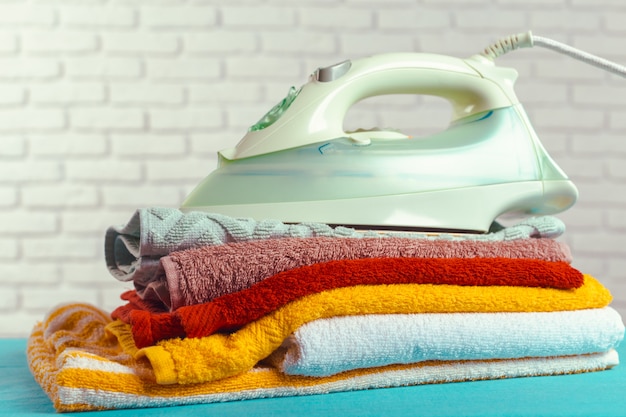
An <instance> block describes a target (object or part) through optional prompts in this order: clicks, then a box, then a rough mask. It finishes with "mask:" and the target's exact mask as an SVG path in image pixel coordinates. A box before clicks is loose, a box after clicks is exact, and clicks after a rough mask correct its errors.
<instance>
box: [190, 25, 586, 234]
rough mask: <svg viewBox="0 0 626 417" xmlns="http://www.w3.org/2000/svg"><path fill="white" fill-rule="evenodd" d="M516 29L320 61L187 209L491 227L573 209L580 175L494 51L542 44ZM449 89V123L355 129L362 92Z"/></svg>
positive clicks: (290, 219) (228, 154) (293, 218)
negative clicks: (348, 120)
mask: <svg viewBox="0 0 626 417" xmlns="http://www.w3.org/2000/svg"><path fill="white" fill-rule="evenodd" d="M536 39H538V38H537V37H535V38H533V37H532V35H531V33H530V32H528V33H526V34H521V35H513V36H512V37H509V38H506V39H504V40H502V41H500V42H498V43H496V44H494V45H493V46H492V47H490V48H487V49H486V51H485V52H484V53H483V54H481V55H475V56H472V57H470V58H467V59H460V58H454V57H449V56H443V55H436V54H426V53H392V54H383V55H377V56H371V57H367V58H362V59H356V60H347V61H343V62H340V63H338V64H335V65H331V66H329V67H324V68H318V69H317V70H315V72H314V73H313V74H312V75H311V76H310V78H309V80H308V82H307V83H305V84H304V85H303V86H301V87H300V88H298V89H296V88H294V87H292V88H291V89H290V90H289V93H288V94H287V96H286V97H285V98H284V99H283V100H282V101H281V102H280V103H278V104H277V105H276V106H274V107H273V108H272V109H271V110H270V111H269V112H268V113H267V114H266V115H265V116H263V118H262V119H261V120H259V121H258V122H257V123H256V124H254V125H253V126H252V127H251V128H250V129H249V131H248V132H247V134H246V135H245V136H244V137H243V139H242V140H241V141H240V142H239V143H238V144H237V146H236V147H234V148H230V149H225V150H222V151H220V152H219V153H218V159H219V161H218V168H217V169H216V170H215V171H214V172H212V173H211V174H210V175H209V176H208V177H207V178H205V179H204V180H203V181H202V182H201V183H200V184H199V185H198V186H197V187H196V189H195V190H193V191H192V192H191V194H190V195H189V196H188V197H187V199H186V200H185V201H184V202H183V204H182V206H181V210H182V211H198V210H199V211H210V212H216V213H222V214H225V215H228V216H232V217H249V218H255V219H257V220H261V219H277V220H280V221H283V222H285V223H303V222H318V223H326V224H331V225H345V226H350V227H355V228H368V229H373V228H380V229H386V230H394V229H402V230H407V229H420V230H435V231H442V230H445V231H460V232H474V233H476V232H479V233H480V232H487V231H488V230H489V228H490V226H491V225H492V223H493V222H494V220H495V219H496V218H498V217H500V216H502V215H506V214H514V215H548V214H555V213H559V212H561V211H564V210H566V209H568V208H569V207H571V206H572V205H573V204H574V203H575V201H576V199H577V196H578V192H577V189H576V187H575V186H574V184H573V183H572V182H571V181H570V180H569V179H568V177H567V176H566V174H565V173H564V172H563V171H562V170H561V168H559V167H558V165H557V164H556V163H555V162H554V161H553V160H552V158H551V157H550V156H549V155H548V153H547V152H546V150H545V149H544V147H543V146H542V144H541V142H540V141H539V139H538V137H537V135H536V133H535V131H534V130H533V128H532V126H531V124H530V121H529V120H528V117H527V115H526V113H525V111H524V109H523V107H522V105H521V104H520V102H519V100H518V99H517V97H516V95H515V92H514V90H513V85H514V83H515V80H516V78H517V72H516V71H515V70H514V69H511V68H503V67H497V66H496V65H495V64H494V62H493V58H494V57H495V56H497V55H499V54H501V53H503V52H507V51H508V50H510V49H515V48H517V47H519V46H532V43H533V40H536ZM386 94H425V95H433V96H439V97H442V98H444V99H446V100H448V101H449V102H450V103H451V105H452V111H453V117H452V121H451V123H450V125H449V127H448V128H447V129H446V130H444V131H442V132H439V133H436V134H434V135H432V136H429V137H426V138H420V139H411V138H409V137H407V136H405V135H403V134H401V133H399V132H396V131H387V130H378V129H373V130H358V131H354V132H346V131H344V129H343V121H344V117H345V115H346V113H347V111H348V109H349V108H350V107H351V106H352V105H353V104H355V103H356V102H358V101H359V100H362V99H365V98H368V97H372V96H379V95H386Z"/></svg>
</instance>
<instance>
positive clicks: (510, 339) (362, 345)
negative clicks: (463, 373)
mask: <svg viewBox="0 0 626 417" xmlns="http://www.w3.org/2000/svg"><path fill="white" fill-rule="evenodd" d="M623 338H624V324H623V323H622V318H621V317H620V315H619V313H618V312H617V311H615V310H614V309H612V308H611V307H605V308H601V309H590V310H578V311H556V312H549V313H534V312H530V313H451V314H383V315H362V316H347V317H331V318H328V319H321V320H315V321H313V322H310V323H307V324H305V325H304V326H302V327H300V328H299V329H298V330H296V332H295V333H294V334H292V335H291V336H289V337H288V338H287V339H286V340H285V342H284V343H283V344H282V346H281V347H280V348H279V349H278V350H276V351H275V352H274V353H273V354H272V356H270V361H271V363H272V364H273V365H274V366H276V367H277V368H279V369H280V370H281V371H282V372H284V373H286V374H290V375H305V376H316V377H319V376H328V375H334V374H338V373H340V372H345V371H349V370H353V369H362V368H373V367H378V366H385V365H392V364H398V363H404V364H408V363H415V362H421V361H429V360H442V361H445V360H476V359H513V358H524V357H541V356H564V355H579V354H584V353H595V352H606V351H608V350H610V349H613V348H616V347H617V346H618V345H619V343H620V342H621V341H622V339H623Z"/></svg>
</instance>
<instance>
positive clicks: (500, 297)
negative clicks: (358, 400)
mask: <svg viewBox="0 0 626 417" xmlns="http://www.w3.org/2000/svg"><path fill="white" fill-rule="evenodd" d="M610 301H611V294H610V293H609V291H608V290H607V289H606V288H605V287H603V286H602V284H600V283H599V282H598V281H597V280H595V279H594V278H592V277H591V276H589V275H585V283H584V284H583V286H582V287H580V288H576V289H571V290H559V289H554V288H530V287H509V286H490V287H478V286H459V285H432V284H391V285H358V286H354V287H346V288H338V289H333V290H329V291H323V292H321V293H316V294H312V295H308V296H305V297H302V298H299V299H297V300H295V301H292V302H290V303H289V304H287V305H285V306H283V307H281V308H279V309H278V310H275V311H273V312H272V313H269V314H267V315H265V316H263V317H262V318H260V319H259V320H256V321H253V322H251V323H249V324H247V325H246V326H245V327H243V328H242V329H240V330H238V331H236V332H234V333H231V334H219V333H218V334H213V335H211V336H207V337H202V338H186V339H169V340H163V341H161V342H159V344H158V345H156V346H149V347H146V348H143V349H139V350H137V349H136V346H135V343H134V341H133V336H132V331H131V328H130V326H129V325H127V324H125V323H123V322H121V321H119V320H118V321H115V322H112V323H111V324H110V325H109V326H108V327H107V328H108V329H109V331H110V332H112V333H113V334H115V335H117V337H118V340H120V343H122V345H123V346H124V347H125V348H126V349H128V350H129V352H132V353H133V354H135V355H136V356H137V357H138V358H140V357H146V358H147V359H148V360H149V361H150V363H151V364H152V366H153V368H154V371H155V377H156V381H157V383H159V384H193V383H199V382H208V381H216V380H219V379H222V378H226V377H229V376H233V375H237V374H240V373H242V372H246V371H248V370H250V369H252V368H253V367H254V365H255V364H256V363H257V362H259V361H260V360H261V359H264V358H266V357H267V356H269V355H270V354H271V353H272V352H273V351H274V350H276V349H277V348H279V347H280V345H281V344H282V343H283V342H284V340H285V339H286V338H287V337H288V336H289V335H290V334H291V333H293V332H295V331H296V330H297V329H298V328H299V327H300V326H302V325H303V324H305V323H308V322H311V321H313V320H317V319H321V318H328V317H333V316H350V315H360V314H405V313H433V312H436V313H458V312H524V311H562V310H580V309H587V308H601V307H606V306H607V305H608V304H609V302H610ZM205 319H206V320H208V319H210V318H208V317H207V318H205Z"/></svg>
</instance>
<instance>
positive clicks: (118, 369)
mask: <svg viewBox="0 0 626 417" xmlns="http://www.w3.org/2000/svg"><path fill="white" fill-rule="evenodd" d="M109 320H110V319H109V318H108V316H107V314H106V313H105V312H103V311H101V310H98V309H97V308H95V307H93V306H89V305H83V304H72V305H67V306H63V307H59V308H57V309H55V310H53V311H51V312H50V313H49V315H48V316H47V317H46V318H45V320H44V321H43V322H42V323H38V324H37V325H36V326H35V328H34V329H33V332H32V334H31V336H30V338H29V340H28V351H27V355H28V364H29V366H30V369H31V372H32V373H33V376H34V377H35V380H36V381H37V382H38V383H39V384H40V385H41V387H42V388H43V390H44V391H45V392H46V393H47V395H48V396H49V397H50V399H51V400H52V402H53V404H54V407H55V408H56V410H57V411H59V412H71V411H89V410H104V409H122V408H144V407H165V406H175V405H188V404H203V403H214V402H224V401H237V400H246V399H254V398H268V397H285V396H295V395H312V394H325V393H330V392H341V391H354V390H364V389H372V388H383V387H398V386H407V385H420V384H433V383H445V382H459V381H474V380H483V379H502V378H515V377H524V376H539V375H561V374H572V373H581V372H592V371H600V370H604V369H609V368H611V367H613V366H616V365H617V364H618V362H619V360H618V356H617V352H615V351H614V350H610V351H608V352H603V353H597V354H589V355H574V356H560V357H547V358H524V359H509V360H479V361H444V362H439V361H437V362H431V361H427V362H420V363H417V364H411V365H391V366H386V367H382V368H369V369H364V370H356V371H349V372H345V373H342V374H339V375H336V376H331V377H322V378H309V377H301V376H290V375H285V374H283V373H281V372H279V371H277V370H276V369H274V368H271V367H261V366H257V367H255V368H254V369H253V370H251V371H249V372H246V373H243V374H241V375H237V376H234V377H232V378H228V379H225V380H222V381H217V382H209V383H201V384H192V385H165V386H164V385H158V384H156V383H155V382H154V381H155V378H154V374H153V371H152V369H151V368H150V367H149V366H148V364H147V363H146V362H145V361H138V360H135V359H133V358H132V357H131V356H129V355H128V354H126V353H124V351H123V350H122V348H121V347H120V345H119V344H117V341H116V340H115V338H113V337H111V335H110V334H108V333H107V332H106V331H105V326H106V325H107V324H108V323H109Z"/></svg>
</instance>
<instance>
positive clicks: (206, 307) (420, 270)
mask: <svg viewBox="0 0 626 417" xmlns="http://www.w3.org/2000/svg"><path fill="white" fill-rule="evenodd" d="M384 284H449V285H466V286H467V285H478V286H489V285H508V286H528V287H553V288H561V289H571V288H578V287H580V286H581V285H582V284H583V275H582V273H581V272H580V271H578V270H577V269H575V268H573V267H572V266H571V265H569V264H568V263H566V262H551V261H543V260H536V259H509V258H469V259H459V258H451V259H446V258H366V259H355V260H340V261H331V262H326V263H319V264H314V265H308V266H304V267H301V268H295V269H291V270H288V271H284V272H281V273H278V274H276V275H274V276H272V277H270V278H267V279H265V280H263V281H261V282H259V283H257V284H255V285H253V286H252V287H250V288H248V289H245V290H242V291H239V292H236V293H231V294H226V295H223V296H221V297H218V298H216V299H214V300H213V301H211V302H208V303H204V304H197V305H191V306H184V307H181V308H179V309H177V310H175V311H174V312H172V313H158V312H155V310H154V306H151V305H149V304H147V303H146V302H145V301H143V300H141V299H140V298H139V296H138V295H137V294H136V292H134V291H128V292H126V293H124V294H122V299H125V300H128V301H129V303H128V304H127V305H125V306H122V307H119V308H118V309H116V310H115V311H114V312H113V313H112V316H113V318H118V319H120V320H123V321H125V322H127V323H130V324H131V325H132V332H133V338H134V340H135V343H136V344H137V347H139V348H142V347H146V346H150V345H153V344H155V343H156V342H158V341H159V340H163V339H170V338H175V337H204V336H208V335H211V334H213V333H215V332H218V331H232V330H236V329H238V328H240V327H241V326H243V325H245V324H247V323H249V322H251V321H254V320H257V319H259V318H261V317H263V316H264V315H265V314H267V313H269V312H271V311H274V310H276V309H278V308H280V307H281V306H283V305H285V304H287V303H288V302H290V301H293V300H295V299H297V298H300V297H303V296H305V295H309V294H313V293H317V292H321V291H324V290H330V289H333V288H340V287H348V286H354V285H384Z"/></svg>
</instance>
